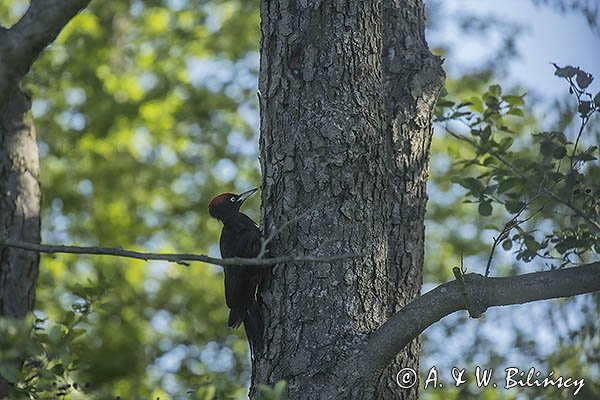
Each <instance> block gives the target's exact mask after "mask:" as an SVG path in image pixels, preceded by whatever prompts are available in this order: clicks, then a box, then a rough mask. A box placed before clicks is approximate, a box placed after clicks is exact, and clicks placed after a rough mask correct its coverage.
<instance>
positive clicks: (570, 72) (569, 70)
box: [552, 63, 579, 78]
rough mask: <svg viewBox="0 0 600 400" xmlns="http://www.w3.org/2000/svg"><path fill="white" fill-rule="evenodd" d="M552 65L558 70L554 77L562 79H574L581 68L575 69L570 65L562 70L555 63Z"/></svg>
mask: <svg viewBox="0 0 600 400" xmlns="http://www.w3.org/2000/svg"><path fill="white" fill-rule="evenodd" d="M552 65H554V68H556V71H554V75H556V76H558V77H561V78H572V77H573V76H575V74H577V71H579V68H575V67H572V66H570V65H568V66H566V67H562V68H561V67H559V66H558V65H556V64H554V63H552Z"/></svg>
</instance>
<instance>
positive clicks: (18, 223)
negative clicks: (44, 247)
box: [0, 89, 41, 398]
mask: <svg viewBox="0 0 600 400" xmlns="http://www.w3.org/2000/svg"><path fill="white" fill-rule="evenodd" d="M29 109H30V102H29V99H28V98H27V97H26V95H25V94H23V93H22V92H21V91H20V90H19V89H16V90H14V91H13V93H12V95H11V96H9V98H8V101H7V102H6V104H5V106H4V107H3V108H2V109H1V110H0V134H1V136H0V193H1V194H2V195H1V197H0V235H6V236H8V237H9V238H13V239H19V240H25V241H28V242H35V243H39V241H40V201H41V191H40V182H39V160H38V149H37V143H36V134H35V129H34V127H33V123H32V121H31V117H30V115H29ZM38 264H39V254H38V253H36V252H32V251H25V250H19V249H13V248H8V247H2V248H0V316H1V317H13V318H23V317H24V316H25V314H26V313H27V312H29V311H31V310H33V305H34V300H35V287H36V283H37V276H38ZM7 391H8V386H7V384H6V382H5V381H3V380H2V379H0V398H2V397H3V396H4V395H6V393H7Z"/></svg>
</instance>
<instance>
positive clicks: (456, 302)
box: [353, 262, 600, 372]
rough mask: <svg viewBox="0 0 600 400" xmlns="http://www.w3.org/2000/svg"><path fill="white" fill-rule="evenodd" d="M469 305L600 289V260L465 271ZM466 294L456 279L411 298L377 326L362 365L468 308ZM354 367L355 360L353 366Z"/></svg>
mask: <svg viewBox="0 0 600 400" xmlns="http://www.w3.org/2000/svg"><path fill="white" fill-rule="evenodd" d="M463 278H464V282H465V285H466V290H467V291H468V293H467V295H468V297H469V299H470V300H471V302H475V304H471V306H473V307H476V308H477V309H479V310H482V311H485V310H486V309H487V308H488V307H494V306H505V305H510V304H523V303H529V302H532V301H538V300H547V299H555V298H559V297H570V296H575V295H580V294H584V293H591V292H597V291H600V262H595V263H591V264H585V265H582V266H579V267H573V268H565V269H558V270H552V271H542V272H534V273H531V274H524V275H518V276H512V277H507V278H485V277H483V276H482V275H479V274H467V275H464V277H463ZM465 309H467V305H466V303H465V295H464V291H463V288H461V285H460V284H459V283H458V282H457V281H451V282H448V283H445V284H443V285H440V286H438V287H436V288H435V289H433V290H431V291H429V292H427V293H425V294H424V295H422V296H421V297H419V298H417V299H415V300H414V301H412V302H411V303H409V304H407V305H406V306H405V307H404V308H403V309H402V310H400V311H399V312H397V313H396V314H394V315H392V316H391V317H390V319H389V320H388V321H387V322H386V323H384V324H383V325H382V326H381V327H379V328H378V329H377V330H376V331H375V332H373V333H372V334H371V335H370V336H369V337H368V339H367V343H366V344H365V346H364V348H363V349H361V351H360V356H359V357H360V359H359V361H360V364H359V365H360V367H359V368H358V369H357V370H358V371H361V372H365V371H371V372H375V371H377V370H380V369H381V368H384V367H385V366H387V365H388V364H389V363H390V362H391V361H392V360H393V359H394V357H395V356H396V355H397V354H398V353H399V352H400V351H401V350H402V349H403V348H404V347H405V346H406V345H407V344H408V343H410V341H412V340H413V339H414V338H416V337H417V336H418V335H419V334H421V332H423V331H424V330H425V329H427V328H428V327H429V326H431V325H433V324H434V323H435V322H437V321H439V320H440V319H442V318H443V317H445V316H447V315H450V314H452V313H453V312H455V311H459V310H465ZM355 368H356V365H355V366H354V367H353V369H355Z"/></svg>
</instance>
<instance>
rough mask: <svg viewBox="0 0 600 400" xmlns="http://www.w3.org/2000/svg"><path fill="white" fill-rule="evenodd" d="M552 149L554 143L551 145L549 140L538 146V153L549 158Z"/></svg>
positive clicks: (552, 151)
mask: <svg viewBox="0 0 600 400" xmlns="http://www.w3.org/2000/svg"><path fill="white" fill-rule="evenodd" d="M554 148H555V146H554V143H552V142H551V141H550V140H544V141H543V142H542V143H541V144H540V152H541V153H542V154H543V155H545V156H546V157H550V156H551V155H552V154H553V153H554Z"/></svg>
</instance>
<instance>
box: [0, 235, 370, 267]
mask: <svg viewBox="0 0 600 400" xmlns="http://www.w3.org/2000/svg"><path fill="white" fill-rule="evenodd" d="M0 247H13V248H17V249H22V250H30V251H37V252H39V253H46V254H54V253H65V254H87V255H107V256H115V257H124V258H134V259H137V260H143V261H149V260H160V261H168V262H173V263H177V264H181V265H189V263H188V262H189V261H199V262H203V263H207V264H214V265H220V266H225V265H242V266H253V265H258V266H260V265H275V264H279V263H285V262H294V261H295V262H314V263H329V262H333V261H341V260H347V259H351V258H360V257H363V256H364V255H363V254H358V253H344V254H337V255H332V256H328V257H317V256H313V255H286V256H280V257H273V258H262V257H257V258H238V257H235V258H223V259H221V258H214V257H209V256H207V255H204V254H185V253H143V252H139V251H133V250H126V249H123V248H121V247H91V246H87V247H80V246H62V245H47V244H38V243H31V242H25V241H21V240H14V239H9V238H5V239H0Z"/></svg>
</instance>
